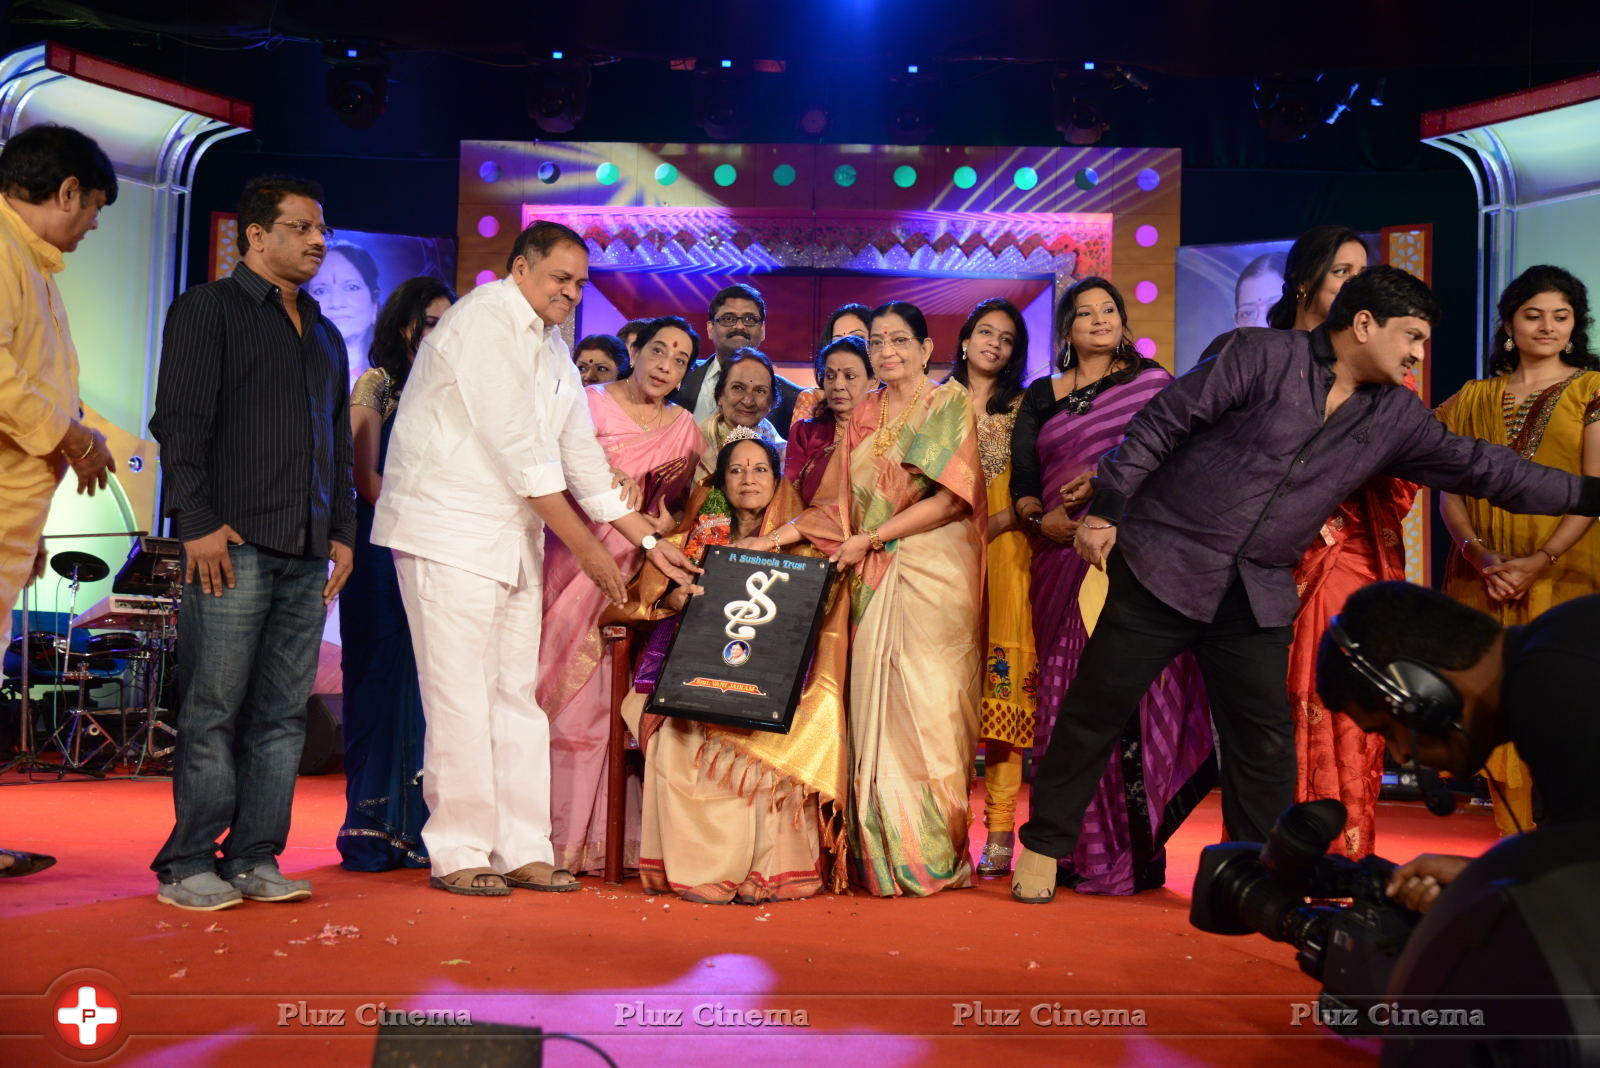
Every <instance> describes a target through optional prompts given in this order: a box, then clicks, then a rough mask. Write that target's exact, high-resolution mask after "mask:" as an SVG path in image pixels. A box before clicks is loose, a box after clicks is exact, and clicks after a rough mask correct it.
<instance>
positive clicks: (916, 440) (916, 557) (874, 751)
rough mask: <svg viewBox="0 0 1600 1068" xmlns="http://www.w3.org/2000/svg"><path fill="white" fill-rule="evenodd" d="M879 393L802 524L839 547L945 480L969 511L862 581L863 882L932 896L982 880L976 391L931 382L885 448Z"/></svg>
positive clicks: (895, 547)
mask: <svg viewBox="0 0 1600 1068" xmlns="http://www.w3.org/2000/svg"><path fill="white" fill-rule="evenodd" d="M877 399H878V398H877V395H876V394H869V395H868V398H867V399H866V400H865V401H864V402H863V403H861V404H858V405H857V406H856V408H855V410H854V411H853V412H852V413H851V415H850V422H849V424H848V426H847V429H846V432H845V434H844V436H843V439H842V440H841V442H840V444H839V446H838V447H837V448H836V449H835V450H834V455H833V458H832V460H830V462H829V465H828V470H827V473H826V474H825V475H824V476H823V479H822V484H821V485H820V486H819V487H818V489H817V494H816V497H815V498H814V499H813V507H812V508H811V509H809V510H808V511H806V512H805V513H804V514H802V515H801V516H800V518H799V519H798V520H797V521H796V525H797V526H798V527H799V528H800V530H801V532H802V533H804V534H805V535H806V537H807V538H808V539H809V540H810V541H811V542H812V544H814V545H816V546H818V547H819V548H821V549H823V550H824V551H827V552H832V551H833V550H834V549H836V548H837V547H838V546H839V544H840V543H841V542H843V541H844V540H845V539H846V538H848V537H849V536H850V535H851V534H852V533H855V532H860V531H865V530H871V529H873V528H876V527H879V526H881V525H882V524H884V523H886V522H887V521H888V520H890V519H891V518H893V517H894V516H895V515H897V514H899V513H900V512H903V511H905V510H906V509H907V508H910V507H911V506H912V505H914V504H916V503H917V502H918V501H921V500H923V499H924V498H926V497H929V496H931V495H932V494H934V493H935V492H936V491H937V490H938V489H940V488H943V489H945V490H948V491H949V492H950V493H951V494H953V495H954V496H955V497H956V498H957V499H958V500H960V501H961V502H963V503H964V504H965V505H966V506H967V508H968V509H969V513H968V514H966V515H963V516H961V517H959V518H957V519H955V520H953V521H951V522H949V523H947V524H945V525H944V526H941V527H938V528H936V529H934V530H930V531H926V532H924V533H921V534H914V535H910V536H908V537H904V538H900V539H897V540H894V541H889V542H887V543H886V544H885V545H884V549H883V551H882V552H869V553H868V554H867V556H866V558H865V560H864V561H863V562H862V564H861V566H860V567H858V568H857V569H855V570H854V571H853V572H852V573H851V575H850V578H849V585H850V594H851V606H850V607H851V613H850V620H851V648H850V700H849V709H850V778H851V790H852V794H851V803H852V819H851V822H850V827H849V834H850V853H851V858H850V859H851V873H852V879H853V881H854V882H856V883H857V884H859V885H861V886H863V887H865V888H866V889H867V890H869V891H870V892H872V893H874V894H881V895H900V894H909V895H914V896H921V895H926V894H932V893H935V892H936V891H939V890H942V889H946V888H951V887H962V886H969V885H971V882H972V863H971V859H970V857H969V856H968V854H967V825H968V822H969V819H968V790H969V787H970V785H971V775H972V764H973V755H974V749H975V746H976V742H977V733H978V697H979V693H980V688H981V679H982V655H981V654H982V648H981V644H980V640H981V636H982V630H983V620H982V610H983V591H982V576H983V564H984V533H985V528H984V525H983V524H984V523H985V522H986V520H987V511H986V506H985V490H984V481H983V472H982V469H981V467H980V466H979V458H978V443H977V434H976V429H975V425H974V422H973V414H972V402H971V397H970V395H969V394H968V393H967V390H966V387H964V386H962V385H960V384H959V383H956V382H948V383H945V384H943V385H940V386H937V387H933V388H930V389H929V390H928V391H927V393H926V394H925V395H924V396H923V398H922V399H921V400H920V401H918V402H917V403H916V405H915V407H914V408H913V410H911V411H910V412H909V414H908V415H907V417H906V419H905V420H904V422H902V423H900V427H899V431H898V434H897V435H896V437H895V440H894V441H893V442H890V443H888V444H887V445H883V446H882V448H881V450H880V448H878V447H875V445H882V443H878V442H877V436H878V434H879V432H880V427H879V425H878V424H879V419H880V406H879V404H878V403H877Z"/></svg>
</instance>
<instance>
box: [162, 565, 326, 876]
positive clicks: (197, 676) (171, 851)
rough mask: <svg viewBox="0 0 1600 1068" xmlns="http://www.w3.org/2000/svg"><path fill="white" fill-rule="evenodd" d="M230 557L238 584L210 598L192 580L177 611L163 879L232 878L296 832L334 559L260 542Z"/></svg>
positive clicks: (280, 848)
mask: <svg viewBox="0 0 1600 1068" xmlns="http://www.w3.org/2000/svg"><path fill="white" fill-rule="evenodd" d="M229 555H230V557H231V558H232V560H233V576H234V588H233V589H231V590H230V589H224V590H223V593H222V596H221V597H208V596H207V595H206V594H205V592H204V591H203V590H201V588H200V584H199V583H198V582H190V583H188V584H187V585H186V586H185V587H184V591H183V607H182V609H181V611H180V613H179V615H178V679H179V684H180V687H181V692H182V695H183V698H182V703H181V706H180V708H179V711H178V742H177V752H176V754H175V757H174V760H175V764H174V767H173V773H172V803H173V808H174V809H175V810H176V812H177V822H176V825H175V826H174V827H173V829H172V834H171V836H170V837H168V838H167V844H166V845H164V846H162V847H161V852H160V853H159V854H157V856H156V859H155V862H154V863H153V864H151V865H150V867H151V868H152V869H153V870H154V871H155V872H156V875H157V876H158V877H159V878H160V879H161V881H162V882H178V881H181V880H183V879H187V878H188V877H189V876H191V875H198V874H200V873H201V872H209V871H214V872H216V873H217V874H218V875H220V876H221V877H222V878H224V879H229V878H232V877H233V876H235V875H237V874H239V873H240V872H242V871H248V870H249V869H251V868H254V867H255V866H256V865H257V864H260V863H261V862H263V861H270V860H272V859H273V858H274V857H276V856H277V855H278V854H280V853H282V852H283V848H284V843H285V842H286V840H287V839H288V837H289V808H290V803H291V801H292V800H293V798H294V780H295V775H296V774H297V773H298V771H299V769H300V755H301V750H302V749H303V748H304V747H305V734H306V699H307V698H308V697H309V696H310V695H311V684H312V682H313V680H314V679H315V678H316V673H317V651H318V649H319V648H320V646H321V642H322V627H323V622H324V619H325V617H326V614H327V613H326V610H325V609H324V607H323V604H322V587H323V585H324V584H325V583H326V582H327V580H328V562H327V561H326V560H322V559H317V558H309V559H308V558H305V557H296V556H283V555H280V554H277V553H271V552H266V551H263V550H261V549H258V548H256V547H255V546H253V545H233V546H229ZM224 831H226V832H227V834H228V837H227V839H226V840H225V841H224V842H223V843H222V846H221V851H220V859H219V852H218V846H217V839H218V837H220V836H221V835H222V833H223V832H224Z"/></svg>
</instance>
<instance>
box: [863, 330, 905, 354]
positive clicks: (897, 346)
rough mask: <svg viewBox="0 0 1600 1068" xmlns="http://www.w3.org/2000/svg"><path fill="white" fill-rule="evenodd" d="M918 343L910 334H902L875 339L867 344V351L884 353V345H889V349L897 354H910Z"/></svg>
mask: <svg viewBox="0 0 1600 1068" xmlns="http://www.w3.org/2000/svg"><path fill="white" fill-rule="evenodd" d="M916 342H917V339H916V338H914V337H912V336H911V335H910V334H900V335H898V336H897V337H891V338H882V337H875V338H873V339H872V340H871V341H868V342H867V349H868V350H869V351H871V352H882V351H883V349H884V345H885V344H887V345H888V347H889V348H891V349H894V350H895V351H896V352H909V351H910V350H911V348H912V346H913V345H915V344H916Z"/></svg>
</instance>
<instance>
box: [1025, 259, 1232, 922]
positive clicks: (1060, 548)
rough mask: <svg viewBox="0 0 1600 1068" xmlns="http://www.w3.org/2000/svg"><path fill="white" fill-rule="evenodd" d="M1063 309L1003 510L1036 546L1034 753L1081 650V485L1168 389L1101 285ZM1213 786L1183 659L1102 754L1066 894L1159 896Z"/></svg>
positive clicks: (1196, 699)
mask: <svg viewBox="0 0 1600 1068" xmlns="http://www.w3.org/2000/svg"><path fill="white" fill-rule="evenodd" d="M1102 305H1103V307H1102ZM1059 308H1060V311H1059V313H1058V317H1059V319H1061V320H1062V321H1061V322H1058V323H1057V336H1058V337H1061V338H1063V339H1065V343H1064V344H1063V349H1062V358H1061V360H1060V361H1059V362H1058V366H1060V367H1062V368H1063V370H1062V371H1061V372H1060V373H1058V374H1055V375H1051V376H1048V377H1045V378H1041V379H1039V380H1037V381H1035V382H1034V383H1033V384H1032V385H1030V386H1029V387H1028V390H1027V392H1026V393H1025V394H1024V395H1023V400H1022V406H1021V409H1020V410H1019V411H1018V413H1017V425H1016V430H1015V432H1014V434H1013V436H1012V482H1011V491H1012V500H1013V502H1014V505H1015V507H1016V509H1017V514H1018V516H1019V517H1021V518H1022V520H1023V527H1024V529H1027V530H1029V531H1031V532H1033V533H1034V534H1035V535H1037V536H1036V537H1035V539H1034V548H1033V574H1032V584H1031V588H1030V600H1031V602H1032V606H1033V628H1034V639H1035V641H1036V643H1037V648H1038V655H1039V696H1038V700H1039V714H1038V727H1037V730H1036V733H1035V737H1034V744H1035V749H1034V751H1035V752H1043V751H1044V747H1045V746H1046V745H1047V744H1048V743H1049V740H1050V733H1051V731H1052V730H1054V728H1055V723H1056V716H1057V714H1058V713H1059V711H1060V708H1061V698H1062V696H1063V695H1065V693H1066V692H1067V687H1068V685H1069V684H1070V683H1071V682H1072V677H1073V675H1074V674H1075V673H1076V671H1077V667H1078V658H1079V656H1080V655H1081V654H1082V653H1083V647H1084V643H1085V642H1087V641H1088V638H1089V626H1090V625H1089V623H1088V622H1086V620H1085V618H1084V616H1085V612H1084V607H1085V606H1087V605H1089V604H1090V603H1091V602H1092V601H1093V597H1092V596H1091V597H1087V598H1085V601H1084V605H1080V600H1079V594H1080V591H1081V590H1082V587H1083V585H1084V579H1085V577H1086V575H1087V573H1088V570H1089V565H1088V564H1087V563H1085V562H1084V561H1083V559H1082V558H1081V557H1079V556H1078V554H1077V552H1076V551H1075V550H1074V549H1073V547H1072V538H1073V535H1074V531H1075V529H1076V526H1077V521H1078V520H1080V519H1082V517H1083V515H1084V514H1085V513H1086V511H1087V510H1088V504H1089V497H1090V494H1091V492H1092V491H1091V489H1090V487H1089V484H1088V477H1089V476H1091V475H1092V474H1093V473H1094V469H1095V465H1096V464H1097V463H1098V462H1099V460H1100V457H1102V456H1103V455H1105V453H1106V452H1107V451H1109V450H1110V449H1112V448H1113V447H1115V446H1116V445H1117V443H1118V442H1120V441H1121V440H1122V436H1123V433H1124V432H1125V431H1126V429H1127V426H1128V422H1129V420H1131V419H1132V418H1133V417H1134V415H1135V414H1137V413H1138V411H1139V409H1141V408H1143V407H1144V405H1145V404H1146V403H1147V402H1148V401H1149V400H1150V399H1151V398H1152V397H1154V396H1155V395H1156V394H1157V393H1159V392H1161V390H1162V389H1164V388H1165V387H1166V385H1167V383H1169V382H1171V381H1172V376H1171V375H1170V374H1168V373H1167V371H1166V370H1165V369H1164V368H1163V367H1161V366H1160V365H1159V364H1157V363H1155V362H1153V361H1151V360H1146V359H1142V358H1141V357H1139V355H1138V354H1137V353H1136V352H1135V351H1134V350H1133V347H1132V345H1131V343H1130V342H1129V339H1128V336H1127V314H1126V311H1125V310H1124V305H1123V301H1122V296H1121V294H1120V293H1118V292H1117V291H1116V289H1115V287H1113V286H1112V285H1111V283H1110V282H1106V281H1104V280H1103V279H1085V280H1084V281H1083V282H1080V283H1078V285H1076V286H1074V287H1073V289H1072V290H1070V291H1069V292H1068V293H1067V295H1066V296H1065V297H1063V298H1062V300H1061V302H1060V305H1059ZM1118 319H1120V320H1121V324H1120V325H1121V328H1120V329H1116V325H1117V320H1118ZM1101 585H1102V588H1103V584H1101ZM1215 773H1216V763H1215V761H1214V759H1213V756H1212V736H1211V716H1210V708H1209V706H1208V704H1207V702H1206V696H1205V684H1204V682H1203V681H1202V680H1201V678H1200V672H1199V669H1198V667H1197V666H1196V665H1195V662H1194V658H1193V657H1192V656H1191V655H1190V654H1189V653H1184V654H1183V655H1182V656H1180V657H1179V658H1178V659H1176V660H1174V661H1173V662H1172V663H1171V664H1170V665H1168V666H1167V668H1166V670H1165V671H1163V672H1162V673H1161V675H1160V677H1158V678H1157V679H1156V681H1155V682H1154V683H1153V684H1152V685H1151V687H1150V690H1149V692H1148V693H1146V694H1145V698H1144V700H1143V702H1141V704H1140V705H1139V716H1138V719H1137V720H1135V721H1133V723H1131V724H1130V726H1129V729H1128V732H1127V733H1126V734H1125V735H1124V736H1123V738H1122V742H1121V744H1120V745H1119V746H1118V747H1117V749H1116V750H1115V751H1114V752H1113V753H1112V755H1111V761H1110V763H1109V764H1108V765H1107V767H1106V772H1105V775H1104V776H1103V777H1102V778H1101V780H1100V788H1099V790H1098V791H1096V793H1095V797H1094V800H1093V801H1092V802H1091V803H1090V805H1089V810H1088V812H1087V813H1086V814H1085V815H1084V822H1083V832H1082V835H1081V836H1080V837H1079V839H1078V847H1077V850H1076V851H1075V852H1074V853H1073V855H1072V857H1071V858H1070V860H1064V861H1062V867H1063V868H1064V869H1066V870H1064V871H1063V873H1062V874H1063V881H1065V882H1068V883H1070V884H1071V885H1073V886H1074V888H1075V889H1076V890H1077V891H1078V892H1079V893H1089V894H1132V893H1135V892H1137V891H1140V890H1150V889H1155V888H1157V887H1159V886H1161V885H1162V883H1163V882H1164V881H1165V878H1166V850H1165V846H1166V841H1167V839H1168V838H1169V837H1170V836H1171V834H1172V832H1173V831H1174V830H1176V829H1177V827H1178V825H1179V824H1180V823H1182V822H1183V818H1184V817H1185V816H1187V815H1188V814H1189V812H1190V811H1191V810H1192V809H1193V808H1194V806H1195V805H1196V804H1197V803H1198V802H1199V800H1200V798H1202V797H1204V796H1205V793H1206V791H1207V790H1208V789H1210V787H1211V785H1212V783H1213V781H1214V780H1215Z"/></svg>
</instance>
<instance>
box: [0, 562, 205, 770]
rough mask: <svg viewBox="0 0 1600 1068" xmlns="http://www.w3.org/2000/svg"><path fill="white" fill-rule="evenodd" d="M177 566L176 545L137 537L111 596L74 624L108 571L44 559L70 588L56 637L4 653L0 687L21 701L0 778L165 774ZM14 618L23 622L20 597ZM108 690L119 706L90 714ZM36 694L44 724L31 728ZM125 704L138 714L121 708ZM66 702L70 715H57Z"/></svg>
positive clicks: (35, 637) (41, 637)
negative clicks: (83, 600)
mask: <svg viewBox="0 0 1600 1068" xmlns="http://www.w3.org/2000/svg"><path fill="white" fill-rule="evenodd" d="M179 560H180V558H179V550H178V543H177V542H176V541H175V540H173V539H169V538H152V537H148V536H136V537H135V542H134V546H133V549H132V551H131V552H130V553H129V555H128V562H127V563H126V564H125V565H124V566H123V568H122V570H121V571H120V572H119V573H118V575H117V578H116V581H115V582H114V583H113V586H112V589H113V591H114V592H113V593H112V594H111V595H110V596H108V597H106V598H105V599H104V600H102V601H101V602H100V603H98V604H96V605H95V606H94V607H93V608H90V609H89V610H88V611H87V612H84V613H82V614H81V615H80V614H78V610H77V602H78V591H79V588H80V587H81V586H82V584H83V583H86V582H99V581H100V580H102V579H104V578H106V577H107V576H108V575H110V574H111V569H110V567H108V566H107V564H106V562H105V561H104V560H102V559H100V558H99V557H98V556H95V555H93V554H91V553H86V552H76V551H69V552H58V553H54V554H52V555H51V557H50V568H51V570H53V571H54V572H55V573H56V574H57V575H59V576H61V577H62V578H63V579H65V580H67V581H68V582H69V583H70V587H69V588H70V589H71V592H72V596H71V602H70V608H69V612H68V615H67V618H68V620H69V622H68V623H67V625H66V631H65V633H64V634H57V633H54V632H49V631H30V632H28V633H26V634H24V635H23V636H22V637H19V638H16V639H14V640H13V641H12V642H11V643H10V644H9V645H8V646H7V648H6V653H5V682H6V684H7V686H8V688H11V689H14V690H15V691H16V692H17V693H18V694H19V695H20V701H19V717H20V718H19V723H18V728H17V731H18V736H17V757H16V759H15V760H13V761H12V762H11V763H10V764H9V765H7V766H6V768H3V769H0V770H22V771H27V772H31V773H51V774H55V775H57V776H61V775H65V774H68V773H78V774H86V775H93V776H96V777H103V776H105V775H106V774H107V773H109V772H110V771H112V770H114V769H116V768H117V767H119V766H120V767H125V768H127V769H128V770H129V771H130V773H131V774H134V775H140V774H162V773H166V772H169V771H170V757H171V755H172V751H173V744H174V742H175V740H176V738H177V731H176V730H175V728H174V727H173V726H172V724H171V723H170V718H171V717H170V716H169V715H168V714H167V709H166V707H164V706H163V704H162V702H163V698H164V696H165V695H166V694H167V692H168V690H169V688H170V684H171V680H172V678H173V676H174V672H173V652H174V649H175V647H176V638H177V619H178V594H179V591H180V590H181V587H182V573H181V566H180V563H179ZM22 618H23V619H25V620H27V619H31V618H32V617H30V616H29V614H28V611H27V591H26V590H24V593H23V612H22ZM108 685H116V686H117V687H118V693H119V695H121V697H122V699H121V700H119V702H118V703H117V705H116V706H114V707H110V708H101V707H95V706H94V705H93V704H92V703H91V701H90V697H89V695H90V691H91V690H92V689H98V688H100V687H103V686H108ZM35 687H53V688H55V693H56V694H57V695H58V696H57V698H56V707H55V711H54V714H53V716H51V717H48V718H42V717H40V718H36V715H35V712H36V709H35V707H34V706H35V705H37V704H39V703H40V702H38V701H37V700H35V699H34V696H33V693H32V691H33V689H34V688H35ZM130 694H133V695H137V697H138V703H137V704H132V705H130V704H129V703H128V701H127V697H128V696H129V695H130ZM68 698H70V707H65V708H63V707H61V704H62V703H63V701H64V700H66V699H68ZM40 722H42V723H43V726H42V727H38V726H37V724H39V723H40ZM36 728H37V729H36ZM44 732H48V733H47V734H44ZM41 734H43V741H42V742H38V743H37V744H36V739H37V738H38V737H39V736H40V735H41Z"/></svg>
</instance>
